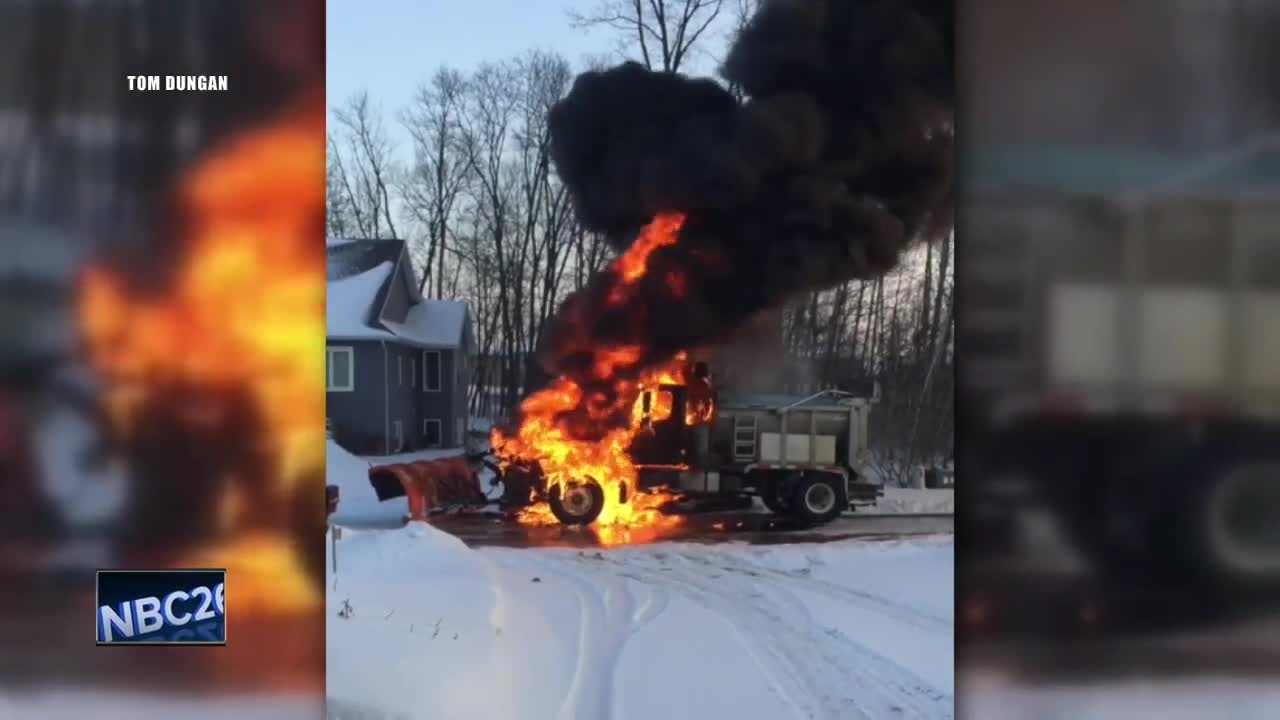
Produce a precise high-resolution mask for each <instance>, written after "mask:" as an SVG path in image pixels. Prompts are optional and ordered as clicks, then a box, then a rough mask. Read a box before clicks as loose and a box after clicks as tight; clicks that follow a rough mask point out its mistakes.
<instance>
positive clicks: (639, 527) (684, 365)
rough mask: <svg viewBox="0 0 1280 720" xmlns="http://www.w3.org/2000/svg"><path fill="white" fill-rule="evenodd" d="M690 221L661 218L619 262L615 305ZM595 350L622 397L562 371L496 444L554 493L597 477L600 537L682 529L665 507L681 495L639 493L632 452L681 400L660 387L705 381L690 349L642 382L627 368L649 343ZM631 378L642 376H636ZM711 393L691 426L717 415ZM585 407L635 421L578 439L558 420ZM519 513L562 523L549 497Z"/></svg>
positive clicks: (533, 520) (629, 538)
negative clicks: (594, 389)
mask: <svg viewBox="0 0 1280 720" xmlns="http://www.w3.org/2000/svg"><path fill="white" fill-rule="evenodd" d="M683 224H684V216H682V215H677V214H670V215H661V216H659V217H657V218H655V219H654V220H653V222H651V223H650V224H649V225H647V226H646V227H645V228H644V229H643V230H642V231H641V233H640V236H639V238H638V239H637V240H636V242H635V243H634V244H632V246H631V247H630V248H629V249H628V250H627V251H626V252H625V253H623V254H622V255H621V256H620V257H619V258H618V259H617V260H615V261H614V263H613V265H612V268H611V269H612V271H613V273H614V277H615V285H614V287H613V288H612V290H611V291H610V293H609V296H608V297H609V299H610V301H611V302H614V303H617V302H621V301H623V300H625V299H626V296H627V292H628V288H629V286H631V285H634V284H635V283H636V281H638V280H639V279H640V278H641V277H643V276H644V274H645V272H646V271H647V269H648V261H649V257H650V255H651V254H652V253H653V252H654V251H655V250H657V249H658V248H661V247H664V246H668V245H672V244H674V243H675V242H676V241H677V239H678V237H679V231H680V228H681V227H682V226H683ZM668 282H669V283H670V284H672V285H673V286H679V287H680V288H683V282H684V278H683V277H680V276H678V275H672V276H670V277H669V278H668ZM593 353H594V356H595V357H594V362H593V364H592V366H591V367H592V373H591V374H592V375H593V376H594V378H595V379H596V380H600V381H602V382H609V381H610V380H613V382H612V383H611V384H612V386H613V387H614V388H615V389H616V391H617V398H618V399H617V400H616V401H613V402H611V401H609V400H608V399H606V398H603V397H596V396H592V397H585V396H584V392H583V390H582V388H581V387H579V386H578V385H577V384H576V383H575V382H574V381H572V380H571V379H569V378H567V377H564V376H561V377H560V378H557V379H556V380H555V381H554V382H553V383H551V385H549V386H548V387H546V388H544V389H543V390H540V391H539V392H537V393H535V394H533V395H531V396H530V397H529V398H527V399H526V400H525V401H524V402H523V403H522V404H521V406H520V417H521V424H520V426H519V428H518V429H517V430H516V431H515V434H514V435H513V436H507V435H506V434H504V433H503V432H502V431H501V430H495V431H494V432H493V434H492V438H491V440H492V444H493V447H494V448H496V449H497V450H498V453H499V454H500V456H501V459H502V462H503V463H504V464H506V465H510V464H511V463H513V462H534V463H537V464H538V466H539V467H540V469H541V471H542V474H543V476H544V478H545V480H546V484H547V489H548V490H550V489H551V488H553V487H555V486H557V485H562V484H564V483H567V482H571V481H581V480H584V479H586V478H590V479H593V480H595V481H596V482H597V483H599V484H600V486H601V487H602V488H603V489H604V495H605V505H604V508H603V510H602V511H601V513H600V516H599V518H598V519H597V520H596V523H595V530H596V534H597V536H598V537H599V539H600V541H601V542H602V543H604V544H610V545H611V544H619V543H629V542H643V541H646V540H649V539H653V538H655V537H657V536H658V535H660V534H661V533H662V532H663V531H664V530H666V529H670V528H673V527H675V526H678V525H679V524H681V522H682V520H681V519H680V518H677V517H673V516H668V515H664V514H663V513H662V512H661V511H660V508H661V507H662V506H663V505H665V504H667V503H669V502H670V501H672V500H674V499H676V497H677V496H676V495H675V494H673V493H672V492H670V491H669V490H666V489H660V490H657V491H654V492H643V493H642V492H637V479H638V476H639V472H638V470H637V468H636V466H635V464H634V463H633V462H632V460H631V457H630V455H629V453H628V449H629V448H630V445H631V442H632V440H633V439H634V438H635V437H636V435H637V434H638V433H640V432H643V431H644V429H645V427H646V422H647V421H653V422H656V421H661V420H664V419H666V418H669V417H670V416H671V410H672V403H673V399H672V397H671V395H670V394H669V393H663V392H659V391H658V389H659V386H660V385H663V384H679V385H691V384H695V383H698V382H700V381H698V380H696V379H694V378H691V377H689V376H688V370H689V363H688V359H687V355H686V353H679V354H677V355H676V356H675V357H673V358H671V360H670V361H668V362H667V363H665V364H663V365H661V366H659V367H657V368H654V369H651V370H648V371H647V372H644V373H642V374H640V379H639V380H638V381H629V380H625V379H622V378H621V377H620V376H619V375H620V373H619V370H620V369H629V370H634V369H636V366H637V364H638V363H639V362H640V360H641V358H642V356H643V348H640V347H632V346H624V347H604V348H596V349H594V350H593ZM628 375H629V376H632V377H634V373H629V374H628ZM708 390H709V386H708ZM646 392H647V393H649V399H650V406H649V408H648V413H647V415H648V417H646V412H645V407H644V401H643V399H642V396H643V395H644V394H645V393H646ZM704 395H705V398H702V395H698V394H695V393H692V392H691V401H690V403H689V411H688V413H687V414H686V422H687V423H688V424H691V425H692V424H696V423H701V422H706V421H708V420H709V419H710V418H711V416H712V413H713V407H712V404H711V401H710V393H709V392H707V393H705V394H704ZM579 407H585V408H586V409H587V411H588V415H589V416H590V417H592V418H604V417H607V416H612V415H615V414H616V412H615V411H616V410H620V409H625V408H628V407H629V408H630V413H629V415H628V416H629V418H630V423H629V424H628V426H627V427H623V428H619V429H616V430H613V431H611V432H609V433H607V434H606V435H605V436H604V437H603V438H601V439H599V440H596V441H584V440H578V439H576V438H575V437H573V435H572V434H571V433H570V432H569V430H568V428H566V427H564V426H563V425H562V424H560V423H559V422H558V418H560V417H562V416H563V415H564V414H565V413H568V412H569V411H571V410H574V409H576V408H579ZM623 488H625V489H626V495H627V501H626V502H622V499H621V497H622V490H623ZM518 517H519V521H520V522H522V523H524V524H528V525H554V524H556V523H557V522H558V521H557V520H556V518H555V516H554V515H553V514H552V513H551V510H550V508H549V507H548V505H547V504H546V503H545V502H541V503H537V504H535V505H533V506H531V507H529V508H527V509H525V510H523V511H522V512H521V513H520V514H519V516H518Z"/></svg>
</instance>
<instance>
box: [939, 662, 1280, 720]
mask: <svg viewBox="0 0 1280 720" xmlns="http://www.w3.org/2000/svg"><path fill="white" fill-rule="evenodd" d="M962 685H963V688H964V692H963V693H961V695H960V698H961V702H960V703H959V704H958V707H957V710H958V711H959V712H958V713H957V714H959V715H960V716H961V717H975V718H977V717H980V718H988V719H989V720H1014V719H1015V718H1028V717H1038V718H1050V717H1061V718H1068V717H1069V718H1072V720H1129V719H1130V718H1160V720H1199V718H1208V717H1223V716H1224V711H1226V710H1227V709H1228V708H1229V709H1230V710H1229V711H1228V712H1225V716H1226V717H1230V718H1232V720H1271V718H1274V717H1276V708H1277V707H1280V686H1277V685H1276V684H1275V683H1274V682H1268V681H1266V680H1263V679H1259V680H1254V681H1249V680H1243V679H1230V678H1195V677H1185V676H1180V677H1176V678H1165V679H1161V678H1147V679H1139V680H1131V681H1127V682H1109V683H1098V684H1074V685H1040V686H1031V685H1024V684H1021V683H1016V682H1013V681H1011V680H1010V679H1008V678H1005V677H1003V676H1001V675H998V674H996V673H989V672H979V673H974V674H973V675H972V676H971V677H968V678H966V679H965V680H964V682H963V683H962Z"/></svg>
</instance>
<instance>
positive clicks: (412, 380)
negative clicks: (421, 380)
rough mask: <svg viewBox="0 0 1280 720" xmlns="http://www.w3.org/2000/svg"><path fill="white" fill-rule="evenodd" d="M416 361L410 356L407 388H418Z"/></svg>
mask: <svg viewBox="0 0 1280 720" xmlns="http://www.w3.org/2000/svg"><path fill="white" fill-rule="evenodd" d="M417 377H418V359H417V358H415V357H412V356H410V358H409V387H411V388H412V387H417V386H418V380H417Z"/></svg>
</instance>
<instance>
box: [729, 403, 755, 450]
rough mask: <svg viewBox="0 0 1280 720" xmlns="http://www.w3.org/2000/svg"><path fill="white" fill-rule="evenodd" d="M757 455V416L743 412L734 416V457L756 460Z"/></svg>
mask: <svg viewBox="0 0 1280 720" xmlns="http://www.w3.org/2000/svg"><path fill="white" fill-rule="evenodd" d="M755 457H756V416H755V415H754V414H751V413H741V414H736V415H734V416H733V459H734V460H754V459H755Z"/></svg>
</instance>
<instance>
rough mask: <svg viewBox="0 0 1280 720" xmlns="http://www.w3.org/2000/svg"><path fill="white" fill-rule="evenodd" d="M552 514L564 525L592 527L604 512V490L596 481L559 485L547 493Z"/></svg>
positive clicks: (589, 480) (588, 480)
mask: <svg viewBox="0 0 1280 720" xmlns="http://www.w3.org/2000/svg"><path fill="white" fill-rule="evenodd" d="M547 501H548V502H549V503H550V505H551V514H552V515H555V516H556V519H557V520H559V521H560V522H561V524H563V525H579V526H585V525H590V524H591V523H593V522H595V521H596V518H598V517H600V512H601V511H602V510H604V488H602V487H600V483H598V482H596V481H595V480H591V479H587V480H583V481H575V482H570V483H568V484H567V485H560V484H557V485H556V486H555V487H553V488H551V491H550V492H549V493H547Z"/></svg>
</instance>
